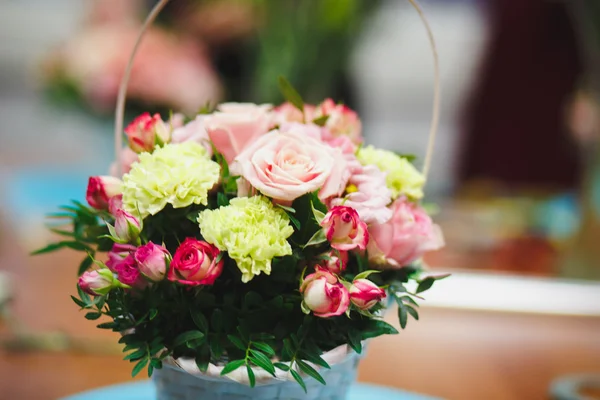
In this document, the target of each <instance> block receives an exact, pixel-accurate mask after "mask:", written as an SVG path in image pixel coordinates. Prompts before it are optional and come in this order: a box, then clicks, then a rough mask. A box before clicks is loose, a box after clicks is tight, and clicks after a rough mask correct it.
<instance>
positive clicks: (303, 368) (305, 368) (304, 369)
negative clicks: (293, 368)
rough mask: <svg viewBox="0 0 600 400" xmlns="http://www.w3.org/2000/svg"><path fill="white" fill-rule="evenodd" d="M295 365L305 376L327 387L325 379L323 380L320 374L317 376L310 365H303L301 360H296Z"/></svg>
mask: <svg viewBox="0 0 600 400" xmlns="http://www.w3.org/2000/svg"><path fill="white" fill-rule="evenodd" d="M296 364H297V365H298V366H299V367H300V370H301V371H302V372H304V373H305V374H306V375H308V376H310V377H312V378H314V379H316V380H317V381H319V382H320V383H321V384H322V385H327V383H326V382H325V379H323V377H322V376H321V374H319V373H318V372H317V370H316V369H314V368H313V367H311V366H310V365H308V364H307V363H305V362H304V361H302V360H297V361H296Z"/></svg>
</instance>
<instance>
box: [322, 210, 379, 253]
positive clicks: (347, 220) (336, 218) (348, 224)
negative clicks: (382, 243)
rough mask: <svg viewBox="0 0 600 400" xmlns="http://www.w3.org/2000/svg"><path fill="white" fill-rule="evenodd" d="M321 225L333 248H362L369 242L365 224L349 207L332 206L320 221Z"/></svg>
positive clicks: (343, 249) (344, 249)
mask: <svg viewBox="0 0 600 400" xmlns="http://www.w3.org/2000/svg"><path fill="white" fill-rule="evenodd" d="M321 226H322V227H323V229H324V231H325V235H326V236H327V240H328V241H329V243H331V247H333V248H334V249H337V250H340V251H346V250H352V249H354V248H356V247H358V248H359V249H361V250H364V249H365V248H366V247H367V243H368V242H369V232H368V231H367V224H365V223H364V222H363V221H361V219H360V217H359V216H358V213H357V212H356V210H355V209H353V208H351V207H346V206H336V207H333V208H332V209H331V210H329V212H328V213H327V214H326V215H325V218H323V221H321Z"/></svg>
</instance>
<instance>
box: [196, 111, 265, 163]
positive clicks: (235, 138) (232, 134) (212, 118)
mask: <svg viewBox="0 0 600 400" xmlns="http://www.w3.org/2000/svg"><path fill="white" fill-rule="evenodd" d="M270 108H271V106H270V105H266V104H265V105H256V104H250V103H223V104H221V105H219V107H218V111H217V112H215V113H213V114H211V115H208V116H206V117H205V119H204V126H205V127H206V131H207V132H208V137H209V138H210V140H211V141H212V143H213V145H214V146H215V148H216V149H217V151H218V152H219V153H221V154H223V156H224V157H225V160H226V161H227V162H228V163H231V162H232V161H233V160H234V158H235V157H236V156H237V155H238V154H240V152H242V151H243V150H244V149H245V148H246V147H247V146H248V145H250V144H251V143H253V142H255V141H256V139H257V138H259V137H260V136H262V135H264V134H265V133H267V132H268V131H269V128H270V127H271V124H272V120H273V117H272V114H271V112H270Z"/></svg>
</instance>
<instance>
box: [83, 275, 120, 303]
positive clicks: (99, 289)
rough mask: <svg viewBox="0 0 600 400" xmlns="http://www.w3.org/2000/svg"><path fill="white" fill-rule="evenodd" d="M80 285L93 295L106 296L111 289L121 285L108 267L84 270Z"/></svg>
mask: <svg viewBox="0 0 600 400" xmlns="http://www.w3.org/2000/svg"><path fill="white" fill-rule="evenodd" d="M78 285H79V287H80V288H81V290H83V291H84V292H86V293H87V294H91V295H92V296H104V295H105V294H107V293H108V292H110V291H111V289H113V288H115V287H119V286H121V285H120V283H119V281H117V280H116V279H115V277H114V275H113V273H112V272H111V271H110V270H109V269H107V268H101V269H99V270H94V271H86V272H84V273H83V275H81V276H80V277H79V282H78Z"/></svg>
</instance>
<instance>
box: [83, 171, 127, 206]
mask: <svg viewBox="0 0 600 400" xmlns="http://www.w3.org/2000/svg"><path fill="white" fill-rule="evenodd" d="M121 184H122V182H121V180H120V179H118V178H115V177H113V176H91V177H90V179H89V181H88V187H87V193H86V195H85V199H86V200H87V202H88V204H89V205H90V206H92V207H93V208H95V209H97V210H107V209H108V204H109V201H110V200H111V199H112V198H113V197H115V196H118V195H120V194H121Z"/></svg>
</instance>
